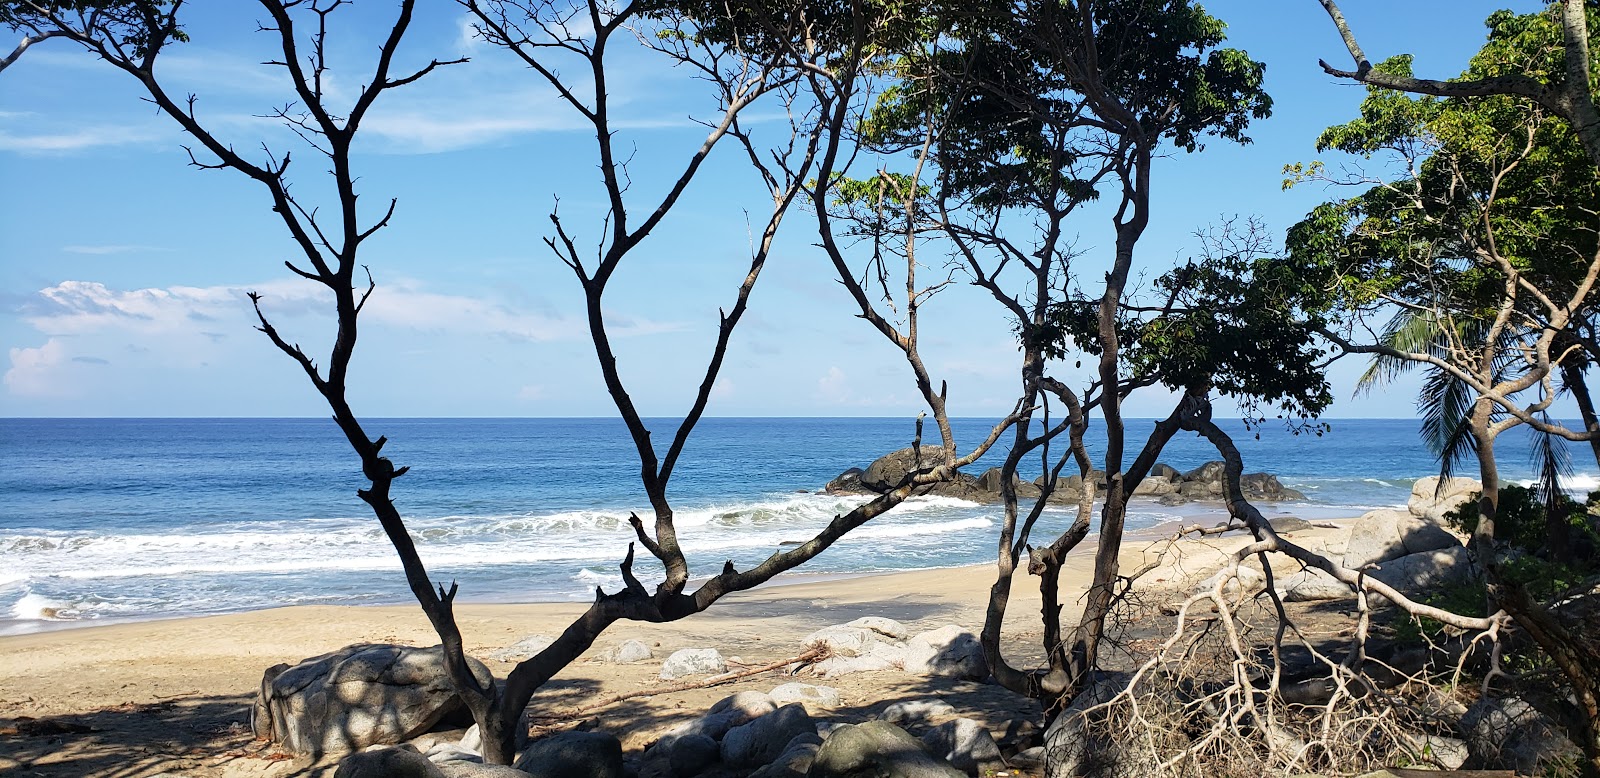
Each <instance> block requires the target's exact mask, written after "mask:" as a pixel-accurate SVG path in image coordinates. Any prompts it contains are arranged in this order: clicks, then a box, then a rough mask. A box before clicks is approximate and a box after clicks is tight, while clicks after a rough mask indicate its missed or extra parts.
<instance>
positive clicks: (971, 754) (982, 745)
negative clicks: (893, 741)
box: [922, 719, 1005, 773]
mask: <svg viewBox="0 0 1600 778" xmlns="http://www.w3.org/2000/svg"><path fill="white" fill-rule="evenodd" d="M922 745H923V747H924V748H927V749H928V751H929V752H930V753H932V754H933V755H934V756H937V757H942V758H943V759H944V760H945V761H947V762H949V763H950V764H951V766H953V767H955V768H956V769H957V770H964V771H966V772H968V773H981V772H982V771H984V770H986V769H989V768H992V767H1004V766H1005V762H1004V761H1002V760H1001V758H1000V744H999V743H996V742H994V736H993V735H991V734H989V730H987V729H985V728H984V726H983V725H982V724H979V723H978V722H976V721H973V720H972V719H953V720H951V721H946V722H944V723H943V724H940V725H939V726H937V727H934V728H933V729H930V730H928V731H927V732H926V733H925V734H923V736H922Z"/></svg>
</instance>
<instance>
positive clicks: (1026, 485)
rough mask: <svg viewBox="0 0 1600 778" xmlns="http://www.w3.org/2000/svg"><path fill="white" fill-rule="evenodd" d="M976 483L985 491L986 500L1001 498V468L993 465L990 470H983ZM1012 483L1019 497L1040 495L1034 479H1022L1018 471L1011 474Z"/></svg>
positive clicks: (992, 500)
mask: <svg viewBox="0 0 1600 778" xmlns="http://www.w3.org/2000/svg"><path fill="white" fill-rule="evenodd" d="M974 485H975V486H977V488H978V489H979V490H980V491H981V492H983V495H984V498H985V500H987V501H989V502H994V501H997V500H999V499H1000V486H1001V478H1000V468H998V467H991V468H989V469H988V470H985V471H983V475H980V476H978V480H977V482H976V483H975V484H974ZM1011 485H1012V487H1013V488H1015V489H1016V493H1017V496H1018V497H1021V498H1028V497H1038V496H1039V487H1038V486H1036V485H1035V484H1034V483H1033V482H1032V481H1024V480H1022V477H1021V476H1018V475H1017V474H1016V473H1012V474H1011Z"/></svg>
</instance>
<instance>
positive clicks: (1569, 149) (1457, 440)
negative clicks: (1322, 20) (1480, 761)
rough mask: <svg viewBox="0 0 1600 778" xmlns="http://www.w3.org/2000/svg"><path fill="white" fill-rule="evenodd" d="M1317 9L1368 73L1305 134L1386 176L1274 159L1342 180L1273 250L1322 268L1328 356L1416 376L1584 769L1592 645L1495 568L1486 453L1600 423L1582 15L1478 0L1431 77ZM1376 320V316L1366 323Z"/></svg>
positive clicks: (1590, 727)
mask: <svg viewBox="0 0 1600 778" xmlns="http://www.w3.org/2000/svg"><path fill="white" fill-rule="evenodd" d="M1324 5H1325V6H1327V7H1328V8H1329V10H1330V13H1333V14H1334V17H1335V21H1336V22H1338V23H1339V25H1340V27H1341V31H1343V32H1345V34H1346V40H1347V43H1348V44H1349V46H1350V48H1351V51H1352V54H1354V55H1356V57H1357V59H1358V61H1360V62H1362V63H1363V66H1362V68H1361V69H1360V70H1359V71H1358V72H1357V73H1355V74H1343V75H1351V76H1352V77H1357V78H1359V79H1360V80H1362V81H1364V82H1366V83H1368V84H1369V85H1370V88H1369V93H1368V97H1367V99H1366V101H1365V102H1364V103H1363V104H1362V108H1361V116H1360V118H1358V119H1356V120H1354V121H1352V122H1349V123H1346V124H1343V125H1339V126H1337V127H1332V128H1329V129H1328V130H1327V131H1326V132H1324V133H1323V135H1322V136H1321V137H1320V138H1319V139H1318V148H1319V150H1330V149H1332V150H1340V151H1345V152H1349V153H1352V154H1357V155H1361V156H1364V157H1368V158H1371V157H1375V156H1376V157H1381V158H1382V159H1383V160H1384V161H1385V162H1386V163H1388V165H1389V170H1391V171H1398V174H1396V173H1390V174H1388V175H1385V176H1383V177H1379V178H1359V177H1358V178H1354V179H1351V178H1346V179H1342V180H1339V179H1334V178H1333V177H1330V176H1327V175H1326V174H1325V171H1323V170H1322V169H1320V168H1318V167H1315V166H1312V167H1304V166H1295V167H1293V168H1292V169H1291V171H1290V172H1291V173H1292V174H1293V175H1294V176H1295V177H1296V178H1306V177H1314V178H1327V179H1330V180H1339V181H1340V183H1344V184H1348V185H1352V186H1356V187H1358V188H1360V189H1361V190H1362V191H1361V193H1360V194H1358V195H1356V196H1354V197H1351V198H1349V199H1346V200H1341V201H1336V202H1331V203H1328V204H1325V205H1323V206H1320V207H1319V208H1317V209H1316V210H1314V211H1313V212H1312V213H1311V214H1309V215H1308V216H1307V218H1306V219H1305V220H1304V221H1302V222H1301V223H1300V224H1298V225H1296V226H1295V227H1294V228H1293V229H1292V230H1291V231H1290V234H1289V250H1290V256H1291V258H1292V261H1293V262H1294V263H1295V264H1296V265H1297V266H1298V267H1302V268H1321V269H1322V270H1323V271H1325V272H1331V273H1332V274H1333V276H1334V277H1335V278H1337V279H1339V281H1338V284H1337V288H1338V290H1339V291H1338V296H1337V300H1336V312H1337V316H1338V317H1339V319H1340V325H1339V326H1338V327H1333V328H1329V329H1327V330H1325V331H1324V333H1323V334H1324V335H1326V336H1327V337H1329V338H1330V339H1331V340H1332V341H1333V342H1334V343H1336V344H1337V345H1338V346H1339V348H1340V349H1341V350H1343V351H1344V352H1346V353H1360V354H1367V355H1372V356H1374V357H1375V362H1374V365H1373V370H1372V371H1370V372H1369V374H1368V375H1369V379H1370V380H1371V381H1373V382H1378V381H1382V380H1384V379H1387V378H1389V377H1392V376H1393V375H1396V374H1398V372H1400V371H1403V370H1405V369H1408V368H1412V367H1420V368H1422V369H1424V370H1426V371H1427V376H1426V378H1425V383H1424V395H1423V397H1422V400H1423V410H1424V418H1425V422H1426V425H1425V432H1427V433H1428V437H1429V439H1430V442H1431V443H1432V445H1433V446H1434V447H1435V450H1436V451H1437V452H1438V453H1440V454H1441V456H1442V457H1443V458H1444V459H1443V461H1444V462H1445V464H1446V465H1448V464H1450V463H1451V462H1452V461H1454V460H1455V458H1457V457H1458V456H1460V455H1461V454H1462V453H1463V452H1464V451H1467V450H1470V452H1471V453H1472V454H1473V455H1474V456H1475V458H1476V459H1477V463H1478V473H1479V476H1480V479H1481V481H1482V483H1483V491H1482V494H1481V497H1480V500H1479V502H1478V505H1477V507H1476V513H1475V515H1476V520H1475V521H1474V522H1473V526H1472V528H1473V543H1472V548H1473V550H1474V553H1475V555H1476V557H1477V558H1478V561H1479V563H1480V564H1481V565H1482V566H1483V567H1484V568H1485V570H1486V571H1487V572H1488V582H1489V588H1490V596H1491V599H1492V601H1493V602H1494V603H1496V604H1498V605H1499V606H1501V607H1503V608H1504V609H1505V610H1506V611H1507V612H1508V613H1509V614H1510V615H1511V616H1512V617H1513V618H1514V619H1515V620H1516V622H1517V624H1518V626H1519V627H1521V628H1522V629H1523V630H1525V631H1526V632H1527V633H1528V634H1529V635H1531V636H1532V637H1533V638H1534V640H1535V641H1536V642H1537V644H1538V645H1539V647H1540V649H1541V650H1542V651H1543V652H1544V653H1545V655H1546V656H1548V657H1549V658H1550V659H1551V660H1553V661H1554V662H1555V663H1556V665H1557V666H1558V667H1559V668H1560V669H1561V670H1562V674H1563V675H1564V676H1565V678H1566V679H1567V681H1568V682H1569V683H1570V684H1571V686H1572V691H1573V699H1574V700H1575V701H1576V702H1575V703H1569V702H1567V701H1565V700H1562V699H1559V698H1552V708H1553V709H1554V712H1556V713H1557V714H1558V715H1559V718H1560V719H1561V720H1562V721H1563V722H1565V724H1566V726H1567V729H1568V731H1569V732H1570V733H1571V734H1572V735H1573V738H1574V740H1575V741H1576V742H1578V743H1579V744H1580V745H1581V746H1582V747H1583V749H1584V752H1585V759H1586V762H1585V770H1586V773H1585V774H1586V775H1591V776H1594V775H1600V678H1597V677H1596V674H1595V672H1594V670H1593V668H1595V667H1597V666H1600V654H1597V653H1595V650H1594V644H1593V642H1592V641H1590V640H1588V639H1587V638H1586V637H1585V631H1584V629H1583V628H1582V624H1581V620H1582V619H1581V617H1579V616H1578V615H1576V613H1575V612H1574V611H1573V610H1572V609H1571V608H1570V607H1568V605H1570V603H1569V604H1568V605H1557V606H1554V607H1551V606H1548V605H1547V604H1545V603H1542V602H1541V601H1540V600H1539V598H1538V597H1537V596H1535V595H1534V594H1533V593H1531V592H1530V591H1529V589H1528V587H1527V585H1526V581H1524V580H1522V579H1519V578H1518V577H1517V576H1515V575H1511V574H1510V567H1509V566H1508V565H1509V564H1510V562H1511V561H1512V559H1513V557H1508V556H1507V555H1506V552H1507V543H1509V542H1510V534H1516V533H1510V531H1509V529H1508V530H1507V532H1504V533H1503V532H1501V530H1500V529H1499V527H1498V525H1497V517H1498V516H1499V515H1500V510H1499V509H1500V501H1501V494H1502V484H1501V482H1500V476H1499V468H1498V465H1497V461H1496V455H1497V452H1496V449H1495V441H1496V440H1497V438H1498V437H1499V435H1500V434H1501V433H1503V432H1505V431H1506V430H1508V429H1511V428H1514V427H1517V426H1522V425H1527V426H1529V427H1532V428H1533V429H1534V430H1536V431H1537V432H1539V433H1542V434H1544V435H1545V436H1547V437H1548V436H1558V437H1560V438H1565V439H1568V440H1580V441H1581V440H1589V441H1591V443H1592V442H1593V441H1594V439H1595V438H1597V437H1600V435H1597V434H1596V430H1597V427H1596V425H1595V420H1594V417H1593V408H1592V402H1590V401H1589V398H1588V391H1587V386H1586V383H1585V381H1584V375H1583V371H1584V368H1585V367H1586V366H1587V365H1588V364H1590V362H1591V361H1592V358H1593V354H1594V353H1595V352H1594V351H1593V346H1592V344H1593V340H1592V338H1591V337H1590V332H1592V327H1593V324H1592V320H1593V317H1594V315H1595V306H1594V302H1595V297H1594V286H1595V283H1596V278H1597V276H1600V245H1597V240H1596V235H1597V231H1596V227H1597V225H1596V223H1595V214H1596V213H1597V212H1600V180H1597V176H1596V161H1597V160H1600V155H1597V154H1596V153H1595V152H1596V147H1595V146H1594V145H1593V143H1592V141H1593V140H1594V138H1591V137H1589V136H1590V135H1592V134H1593V131H1594V130H1595V127H1594V126H1593V123H1587V124H1586V123H1584V122H1583V121H1582V117H1583V116H1584V115H1586V112H1592V110H1593V106H1592V99H1591V97H1590V92H1591V86H1590V76H1589V74H1590V73H1592V72H1593V71H1594V69H1595V63H1594V62H1592V61H1591V58H1590V56H1589V54H1588V35H1589V33H1588V29H1589V28H1590V27H1592V22H1593V21H1594V20H1593V19H1592V18H1590V17H1591V16H1592V14H1591V13H1588V12H1586V11H1585V9H1584V7H1583V6H1584V4H1583V3H1571V2H1567V3H1558V4H1555V5H1552V6H1550V7H1549V8H1548V9H1547V10H1546V11H1545V12H1543V13H1534V14H1522V15H1519V14H1513V13H1511V12H1505V11H1502V12H1497V13H1496V14H1494V15H1492V16H1491V17H1490V18H1489V19H1488V22H1487V26H1488V29H1489V35H1488V39H1487V42H1486V43H1485V45H1484V46H1483V48H1482V50H1480V52H1479V53H1478V54H1477V55H1476V56H1475V57H1474V58H1473V60H1472V62H1471V65H1470V68H1469V70H1468V71H1467V72H1465V73H1463V74H1462V76H1461V77H1460V78H1459V79H1456V80H1453V81H1450V82H1433V81H1427V80H1422V79H1417V78H1415V77H1414V76H1413V75H1412V72H1411V62H1410V59H1409V58H1408V57H1395V58H1393V59H1391V60H1388V61H1386V62H1383V63H1380V64H1377V65H1370V64H1368V63H1366V62H1365V60H1364V58H1363V56H1362V55H1361V54H1360V53H1359V48H1358V47H1357V46H1356V45H1355V43H1354V38H1353V36H1351V35H1350V34H1349V32H1348V28H1347V26H1345V25H1344V22H1343V19H1342V17H1340V16H1338V14H1337V9H1336V8H1335V7H1334V6H1333V4H1332V3H1331V2H1327V0H1325V1H1324ZM1575 58H1576V59H1575ZM1578 65H1581V67H1578ZM1396 89H1398V90H1405V91H1410V92H1420V93H1422V94H1423V95H1424V96H1423V97H1411V96H1408V95H1406V94H1402V93H1400V92H1397V91H1393V90H1396ZM1386 316H1387V317H1390V318H1389V321H1388V323H1387V324H1385V325H1382V326H1377V325H1374V324H1373V323H1372V322H1373V321H1374V320H1375V319H1380V318H1382V317H1386ZM1558 384H1564V385H1565V388H1566V389H1567V390H1569V391H1572V392H1573V393H1574V394H1575V395H1576V396H1577V398H1578V402H1579V406H1580V410H1581V412H1583V413H1584V414H1585V416H1586V418H1585V422H1586V423H1585V425H1584V429H1581V430H1574V429H1569V428H1567V427H1566V426H1564V425H1562V424H1559V423H1557V422H1555V421H1553V420H1552V419H1550V418H1549V415H1548V409H1549V407H1550V405H1551V403H1552V402H1554V400H1555V398H1556V396H1557V394H1558ZM1551 444H1552V441H1550V440H1546V441H1545V445H1544V446H1542V447H1541V450H1542V451H1543V452H1544V456H1543V459H1542V466H1541V470H1542V471H1543V472H1544V474H1545V476H1546V478H1545V480H1546V486H1545V487H1544V488H1543V489H1542V490H1541V492H1542V502H1543V504H1544V505H1545V510H1544V519H1545V520H1544V523H1543V533H1542V535H1543V542H1542V543H1541V547H1542V548H1543V550H1544V552H1545V553H1546V554H1549V555H1551V556H1554V557H1566V556H1568V555H1570V554H1571V553H1572V550H1573V549H1574V544H1573V543H1572V536H1571V534H1570V533H1571V522H1570V521H1569V516H1570V511H1569V510H1567V506H1566V504H1565V498H1564V495H1562V494H1561V493H1560V490H1559V488H1558V487H1557V486H1556V483H1557V482H1558V475H1559V473H1558V470H1559V464H1560V462H1559V457H1558V456H1555V449H1554V448H1553V446H1552V445H1551ZM1596 451H1597V452H1600V448H1597V449H1596ZM1517 524H1518V526H1522V527H1525V526H1526V522H1525V521H1520V520H1519V521H1518V522H1517Z"/></svg>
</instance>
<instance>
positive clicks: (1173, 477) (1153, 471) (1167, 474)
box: [1150, 462, 1183, 481]
mask: <svg viewBox="0 0 1600 778" xmlns="http://www.w3.org/2000/svg"><path fill="white" fill-rule="evenodd" d="M1150 477H1151V478H1165V479H1167V480H1168V481H1181V480H1183V473H1180V472H1178V468H1176V467H1173V466H1172V465H1169V464H1166V463H1162V462H1158V463H1156V466H1155V467H1152V468H1150Z"/></svg>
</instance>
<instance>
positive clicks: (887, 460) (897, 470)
mask: <svg viewBox="0 0 1600 778" xmlns="http://www.w3.org/2000/svg"><path fill="white" fill-rule="evenodd" d="M919 457H920V464H921V466H922V468H923V469H927V468H930V467H933V466H935V465H937V464H940V463H942V462H944V449H943V448H941V447H939V446H923V447H922V449H921V451H920V453H919V452H918V451H917V450H915V449H912V448H910V447H906V448H903V449H900V450H899V451H892V452H890V453H888V454H884V455H883V456H881V457H878V458H877V459H875V460H873V462H872V464H870V465H867V469H866V471H865V472H863V473H862V474H861V485H862V486H865V487H866V488H868V489H870V490H872V491H874V492H878V493H880V494H881V493H883V492H887V491H889V490H890V489H893V488H895V487H896V486H899V485H900V482H901V481H903V480H905V477H906V475H907V474H908V473H910V472H911V471H912V470H914V469H916V468H917V465H918V463H919Z"/></svg>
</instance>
